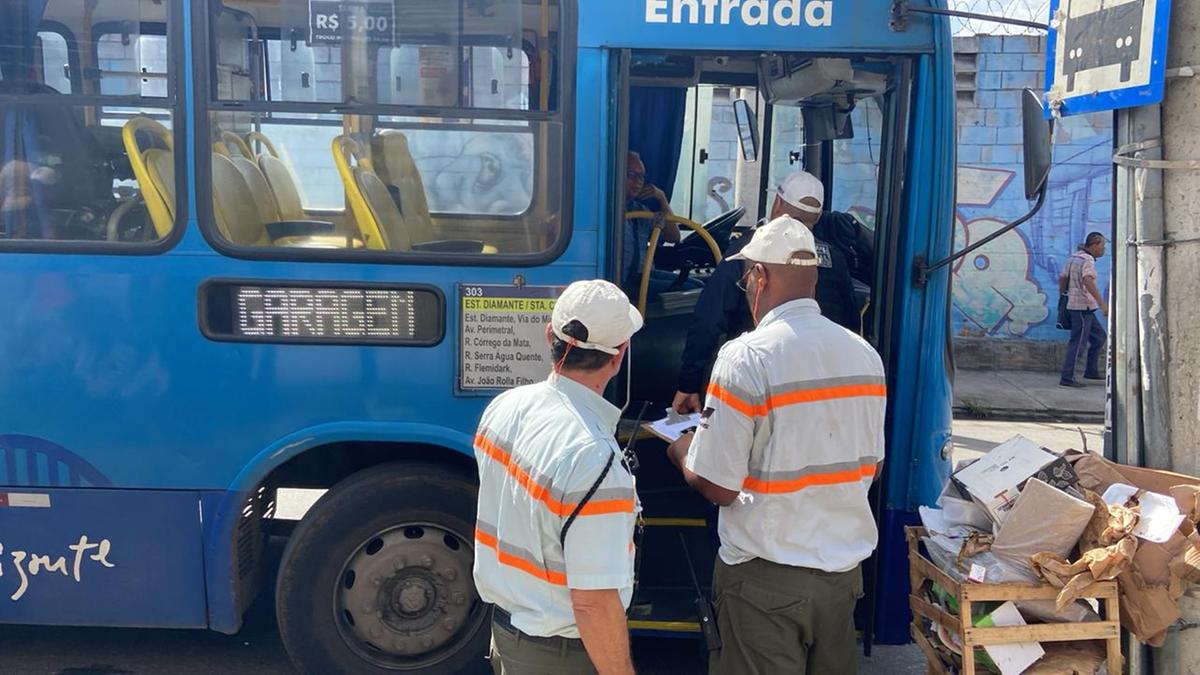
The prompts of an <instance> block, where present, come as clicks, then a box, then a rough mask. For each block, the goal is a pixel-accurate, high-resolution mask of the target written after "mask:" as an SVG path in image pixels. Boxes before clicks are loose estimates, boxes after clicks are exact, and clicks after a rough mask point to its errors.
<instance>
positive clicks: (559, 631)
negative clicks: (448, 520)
mask: <svg viewBox="0 0 1200 675" xmlns="http://www.w3.org/2000/svg"><path fill="white" fill-rule="evenodd" d="M641 327H642V317H641V314H639V313H638V311H637V309H635V308H634V307H632V306H631V305H630V303H629V300H628V298H626V296H625V294H624V293H623V292H622V291H621V289H619V288H618V287H616V286H615V285H613V284H611V283H609V282H607V281H601V280H595V281H578V282H575V283H573V284H571V285H570V286H568V287H567V289H566V290H565V291H563V293H562V295H561V296H559V298H558V301H557V302H556V303H555V305H554V312H553V314H552V318H551V321H550V324H549V325H547V326H546V341H547V342H548V343H549V345H550V355H551V357H552V359H553V362H554V368H553V371H552V372H551V373H550V376H549V377H548V378H547V379H546V380H545V381H544V382H541V383H538V384H531V385H526V386H524V387H518V388H516V389H512V390H510V391H507V392H505V393H503V394H501V395H500V396H498V397H496V399H495V400H494V401H493V402H492V403H491V405H489V406H488V407H487V410H486V411H484V413H483V419H482V420H481V421H480V424H479V431H478V432H477V433H476V436H475V455H476V459H477V461H478V463H479V508H478V512H477V513H478V519H477V521H476V526H475V570H474V576H475V585H476V587H477V588H478V589H479V595H480V597H481V598H483V600H484V601H485V602H488V603H491V604H493V605H494V606H495V608H494V612H493V621H492V668H493V670H494V671H495V672H496V673H497V674H498V675H501V674H505V673H509V674H516V675H525V674H526V673H531V674H550V673H595V672H597V671H598V672H600V673H618V674H625V673H632V672H633V665H632V660H631V657H630V652H629V632H628V628H627V627H626V620H625V610H626V608H627V607H628V606H629V601H630V599H631V596H632V594H633V568H634V564H633V558H634V550H633V531H634V525H635V520H636V518H637V511H638V509H639V506H638V500H637V495H636V493H635V490H634V481H633V475H632V473H631V472H630V471H629V470H628V467H627V466H626V465H625V464H624V460H623V456H622V454H621V449H620V447H619V446H618V445H617V442H616V439H615V437H614V434H615V432H616V428H617V422H618V420H619V419H620V416H621V411H620V410H618V409H617V408H616V407H615V406H613V405H612V404H611V403H609V402H608V401H606V400H605V399H604V397H603V396H602V394H603V392H604V389H605V387H606V386H607V385H608V382H609V380H610V379H612V377H613V376H614V375H616V374H617V372H618V371H619V370H620V369H621V360H622V359H623V357H624V356H625V353H626V351H627V350H628V349H629V340H630V338H631V337H632V336H633V334H634V333H636V332H637V331H638V330H639V329H641Z"/></svg>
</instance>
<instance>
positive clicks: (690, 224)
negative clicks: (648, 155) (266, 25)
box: [625, 209, 740, 317]
mask: <svg viewBox="0 0 1200 675" xmlns="http://www.w3.org/2000/svg"><path fill="white" fill-rule="evenodd" d="M735 210H736V209H735ZM657 216H658V214H657V213H655V212H653V211H629V212H627V213H626V214H625V220H635V219H638V218H649V219H653V218H655V217H657ZM721 217H723V216H721ZM721 217H718V218H717V220H720V219H721ZM739 217H740V216H739ZM666 221H667V222H669V223H676V224H678V225H684V226H686V227H687V228H689V229H691V230H692V231H693V232H695V233H696V236H698V237H700V239H701V240H703V241H704V243H705V244H707V245H708V248H709V251H710V252H711V253H712V256H713V260H715V261H716V262H721V247H720V246H719V245H717V242H716V240H715V239H713V236H712V235H711V234H709V233H708V230H706V229H705V226H704V225H701V224H700V223H697V222H696V221H694V220H688V219H687V218H684V217H682V216H676V215H674V214H672V215H668V216H667V217H666ZM713 222H714V223H715V222H716V221H713ZM735 222H736V221H735ZM660 236H662V229H660V228H657V227H656V228H654V231H653V232H651V233H650V242H649V244H647V246H646V259H645V260H643V261H642V283H641V284H640V285H639V286H638V303H637V308H638V312H640V313H641V315H642V316H643V317H645V316H646V295H647V294H648V293H649V292H650V270H652V269H654V253H655V250H656V249H657V248H658V239H659V237H660Z"/></svg>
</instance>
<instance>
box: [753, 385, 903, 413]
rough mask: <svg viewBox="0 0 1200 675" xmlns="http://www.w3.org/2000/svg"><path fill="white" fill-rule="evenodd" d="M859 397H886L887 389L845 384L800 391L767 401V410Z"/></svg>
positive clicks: (876, 386) (881, 386)
mask: <svg viewBox="0 0 1200 675" xmlns="http://www.w3.org/2000/svg"><path fill="white" fill-rule="evenodd" d="M861 396H884V397H886V396H887V387H886V386H885V385H882V384H847V385H842V386H840V387H826V388H824V389H802V390H800V391H789V392H788V393H786V394H778V395H776V396H772V397H770V398H768V399H767V406H766V407H767V408H768V409H769V408H782V407H783V406H785V405H794V404H796V403H814V402H816V401H831V400H833V399H837V398H858V397H861Z"/></svg>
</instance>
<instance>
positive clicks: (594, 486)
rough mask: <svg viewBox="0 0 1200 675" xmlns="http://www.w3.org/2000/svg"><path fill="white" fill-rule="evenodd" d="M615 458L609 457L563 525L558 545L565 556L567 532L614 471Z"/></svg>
mask: <svg viewBox="0 0 1200 675" xmlns="http://www.w3.org/2000/svg"><path fill="white" fill-rule="evenodd" d="M615 458H616V455H613V454H610V455H609V456H608V461H607V462H605V463H604V469H603V470H602V471H601V472H600V476H599V477H598V478H596V482H595V483H592V487H591V488H590V489H589V490H588V491H587V492H586V493H585V494H584V495H583V498H582V499H580V500H579V503H578V504H576V505H575V510H574V511H571V515H570V516H568V517H567V522H565V523H563V526H562V530H561V531H559V533H558V543H559V545H561V546H562V547H563V555H564V556H565V555H566V549H567V530H569V529H571V524H572V523H574V522H575V519H576V518H578V517H579V512H580V511H582V510H583V507H584V506H587V503H588V502H589V501H591V499H592V497H593V496H595V494H596V490H598V489H600V484H601V483H603V482H604V479H605V477H606V476H608V472H609V470H611V469H612V465H613V460H614V459H615Z"/></svg>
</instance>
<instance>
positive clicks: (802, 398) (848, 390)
mask: <svg viewBox="0 0 1200 675" xmlns="http://www.w3.org/2000/svg"><path fill="white" fill-rule="evenodd" d="M708 395H709V396H711V397H713V398H715V399H717V400H719V401H721V402H723V403H725V404H726V405H728V406H729V407H730V408H733V409H734V410H736V411H738V412H740V413H742V414H743V415H745V416H747V417H765V416H766V415H767V413H769V412H770V411H771V410H774V409H775V408H782V407H784V406H789V405H796V404H798V403H815V402H817V401H832V400H834V399H839V398H859V397H863V396H882V397H885V398H886V397H887V386H886V385H882V384H847V385H841V386H837V387H824V388H821V389H801V390H799V391H789V392H787V393H786V394H776V395H775V396H771V397H768V398H767V402H766V403H765V404H763V405H754V404H752V403H749V402H747V401H744V400H742V399H741V398H738V397H737V396H736V395H734V394H733V393H731V392H730V391H729V390H728V389H725V388H723V387H721V385H719V384H717V383H715V382H714V383H711V384H709V385H708Z"/></svg>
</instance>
